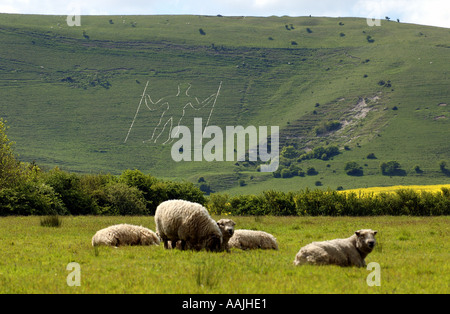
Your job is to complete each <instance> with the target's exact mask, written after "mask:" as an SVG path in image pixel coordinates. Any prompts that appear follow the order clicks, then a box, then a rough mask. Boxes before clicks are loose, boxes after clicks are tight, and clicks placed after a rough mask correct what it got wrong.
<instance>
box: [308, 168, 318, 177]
mask: <svg viewBox="0 0 450 314" xmlns="http://www.w3.org/2000/svg"><path fill="white" fill-rule="evenodd" d="M306 174H307V175H308V176H316V175H318V174H319V172H318V171H317V170H316V169H315V168H314V167H309V168H308V170H307V171H306Z"/></svg>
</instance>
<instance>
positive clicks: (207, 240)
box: [155, 200, 223, 251]
mask: <svg viewBox="0 0 450 314" xmlns="http://www.w3.org/2000/svg"><path fill="white" fill-rule="evenodd" d="M155 223H156V233H157V234H158V236H159V237H160V238H161V240H162V241H163V242H164V247H165V248H166V249H168V248H169V241H171V243H172V244H173V243H177V242H178V241H181V242H180V244H179V246H180V247H181V249H182V250H184V249H193V250H197V251H199V250H201V249H207V250H209V251H221V250H223V246H222V245H223V236H222V232H221V231H220V228H219V226H218V225H217V223H216V222H215V221H214V219H212V218H211V216H210V215H209V213H208V211H207V210H206V208H205V207H203V206H202V205H200V204H197V203H192V202H188V201H183V200H170V201H165V202H162V203H161V204H160V205H159V206H158V207H157V208H156V212H155ZM171 246H173V245H171Z"/></svg>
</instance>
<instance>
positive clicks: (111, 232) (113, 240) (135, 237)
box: [92, 224, 159, 247]
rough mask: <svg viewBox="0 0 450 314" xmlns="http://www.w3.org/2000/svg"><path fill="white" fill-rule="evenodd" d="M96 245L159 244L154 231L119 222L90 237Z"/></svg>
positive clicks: (93, 244)
mask: <svg viewBox="0 0 450 314" xmlns="http://www.w3.org/2000/svg"><path fill="white" fill-rule="evenodd" d="M98 245H109V246H116V247H117V246H120V245H159V238H158V236H157V235H156V233H155V232H153V231H152V230H150V229H147V228H144V227H142V226H134V225H129V224H120V225H113V226H110V227H107V228H104V229H101V230H99V231H97V233H96V234H95V235H94V236H93V237H92V246H98Z"/></svg>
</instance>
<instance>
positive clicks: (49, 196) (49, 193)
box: [0, 182, 68, 216]
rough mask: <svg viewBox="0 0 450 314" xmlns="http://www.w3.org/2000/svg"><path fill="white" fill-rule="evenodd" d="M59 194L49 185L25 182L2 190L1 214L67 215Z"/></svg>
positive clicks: (0, 192) (0, 195)
mask: <svg viewBox="0 0 450 314" xmlns="http://www.w3.org/2000/svg"><path fill="white" fill-rule="evenodd" d="M66 214H68V211H67V209H66V207H65V206H64V204H63V202H62V201H61V200H60V199H59V195H57V194H56V193H55V191H54V190H53V188H52V187H51V186H49V185H46V184H42V183H35V182H25V183H22V184H20V185H17V186H16V187H14V188H6V189H1V190H0V216H7V215H21V216H28V215H66Z"/></svg>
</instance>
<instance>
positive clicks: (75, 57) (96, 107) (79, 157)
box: [0, 14, 450, 194]
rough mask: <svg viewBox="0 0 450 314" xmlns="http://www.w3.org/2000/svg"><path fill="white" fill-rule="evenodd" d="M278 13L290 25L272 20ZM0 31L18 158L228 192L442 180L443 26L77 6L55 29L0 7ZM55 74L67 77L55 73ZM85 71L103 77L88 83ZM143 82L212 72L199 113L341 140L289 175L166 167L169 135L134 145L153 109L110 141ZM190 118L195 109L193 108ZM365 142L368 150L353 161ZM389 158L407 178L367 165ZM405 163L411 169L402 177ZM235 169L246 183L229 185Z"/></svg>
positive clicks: (220, 121)
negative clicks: (338, 150) (357, 167)
mask: <svg viewBox="0 0 450 314" xmlns="http://www.w3.org/2000/svg"><path fill="white" fill-rule="evenodd" d="M109 20H112V21H113V23H114V24H110V22H109ZM339 22H342V23H343V24H344V25H339ZM132 23H136V24H135V27H133V26H132ZM290 24H292V26H294V29H291V30H286V27H285V25H290ZM200 28H202V29H203V30H204V32H205V33H206V35H200V33H199V29H200ZM306 28H310V29H311V30H312V33H308V32H307V31H306ZM83 32H84V34H85V35H87V36H89V40H87V39H86V38H85V37H83ZM340 33H343V34H345V36H340ZM367 36H372V38H373V39H375V42H374V43H372V44H370V43H368V41H367V39H366V37H367ZM269 37H270V38H271V40H270V39H269ZM0 39H1V42H2V45H1V47H0V60H1V66H0V72H1V78H0V90H1V93H2V97H1V99H0V112H1V116H2V117H6V119H7V120H8V121H9V125H10V126H11V129H10V137H11V138H12V139H14V140H15V141H16V142H17V145H16V149H17V151H18V152H19V153H20V155H21V158H22V159H23V160H27V161H32V160H36V161H37V163H38V164H41V165H44V166H48V167H53V166H55V165H58V166H60V167H62V168H64V169H67V170H71V171H80V172H98V171H103V172H112V173H120V172H121V171H123V170H124V169H127V168H138V169H141V170H143V171H145V172H151V173H153V174H155V175H157V176H161V177H166V178H172V179H181V178H184V179H188V180H192V181H196V180H197V179H198V177H199V176H204V177H205V178H206V179H207V181H208V182H209V183H210V184H211V185H212V187H213V189H215V190H227V191H228V192H230V193H232V194H236V193H253V192H258V191H261V190H264V189H268V188H273V187H276V188H278V189H282V190H289V189H298V188H302V187H306V186H309V187H311V186H314V183H315V181H321V182H322V183H323V185H324V187H328V186H329V187H331V188H336V187H337V186H343V187H345V188H352V187H362V186H375V185H395V184H431V183H445V182H448V177H445V176H444V175H443V174H442V173H440V172H439V168H438V165H437V163H438V161H439V160H442V159H446V158H447V159H448V156H449V155H450V146H449V144H448V143H449V141H448V134H449V132H450V120H449V116H450V115H449V107H448V106H446V107H440V106H438V104H440V103H447V104H450V90H449V88H448V86H449V75H448V70H449V67H448V64H450V62H449V61H450V55H449V53H448V49H449V47H448V42H449V41H450V40H449V39H450V30H448V29H439V28H433V27H426V26H418V25H409V24H399V23H395V22H383V24H382V26H381V27H373V28H371V27H368V26H367V24H366V21H365V20H364V19H352V18H343V19H333V18H308V17H306V18H288V17H282V18H279V17H270V18H251V17H250V18H249V17H247V18H232V17H205V16H125V17H119V16H112V17H107V16H101V17H82V26H81V27H68V26H67V25H66V23H65V16H32V15H30V16H20V15H5V14H2V15H0ZM293 41H295V42H296V43H297V45H292V42H293ZM213 44H214V45H213ZM366 60H370V61H369V62H366ZM364 75H367V77H366V78H364ZM68 77H70V78H71V79H72V80H73V82H67V81H66V82H63V81H62V80H63V79H66V78H68ZM95 78H100V81H101V82H106V81H107V82H109V83H110V84H111V85H110V86H108V88H103V87H102V86H100V85H97V86H92V85H90V83H92V82H95ZM380 80H385V81H388V80H390V81H391V82H392V88H386V87H381V86H379V85H378V84H377V83H378V82H379V81H380ZM147 81H149V89H148V90H147V92H148V93H149V94H150V95H151V96H152V98H153V99H160V98H162V97H165V96H168V95H175V94H176V93H177V87H178V84H181V89H182V91H184V90H185V89H186V87H187V86H188V85H187V84H188V83H191V84H192V88H191V89H190V91H189V92H190V94H191V95H195V96H197V97H198V98H199V99H204V98H206V97H208V96H209V95H211V94H212V93H214V92H215V91H216V90H217V88H218V85H219V83H220V82H223V85H222V89H221V93H220V96H219V98H218V102H217V105H216V107H215V108H214V112H213V115H212V116H211V118H212V120H211V124H213V125H218V126H220V127H222V128H223V129H224V127H225V126H227V125H244V126H248V125H255V126H265V125H267V126H270V125H279V126H280V128H281V129H282V130H283V134H282V138H281V141H282V142H283V143H285V142H288V143H289V142H292V141H293V142H295V143H297V144H298V145H299V146H300V147H303V148H312V147H314V146H317V145H323V144H326V143H327V142H328V143H330V144H337V145H339V146H340V147H343V145H348V146H349V147H350V148H351V150H350V151H346V152H344V153H343V154H341V155H339V156H337V157H335V158H334V160H330V161H310V162H305V163H303V164H302V165H301V167H302V168H304V169H306V168H307V167H308V166H314V167H316V169H318V170H319V176H316V177H306V178H294V179H289V180H281V179H272V178H271V176H270V175H262V174H258V173H256V172H254V171H253V170H252V171H248V172H247V171H246V170H247V169H245V168H244V167H241V169H239V171H237V170H238V169H237V168H238V167H235V166H234V165H233V164H234V163H233V162H231V163H225V162H223V163H217V162H216V163H205V162H202V163H199V162H191V163H178V164H177V163H175V162H173V161H172V159H171V157H170V146H171V145H165V146H162V145H160V144H149V143H146V144H143V143H142V141H143V140H146V139H149V137H151V135H150V134H151V132H152V130H153V126H154V125H156V124H157V123H158V120H159V117H160V113H159V114H156V113H153V112H150V111H148V110H146V109H145V108H144V109H143V110H141V111H140V113H139V116H138V119H137V120H136V124H135V126H134V128H133V130H132V133H131V134H130V138H129V141H128V142H127V143H126V144H124V143H123V141H124V138H125V136H126V134H127V131H128V128H129V127H130V124H131V121H132V119H133V116H134V114H135V112H136V108H137V106H138V104H139V101H140V98H141V97H140V95H141V94H142V92H143V90H144V86H145V84H146V82H147ZM375 96H377V97H378V100H375V101H373V102H370V101H369V100H368V104H369V108H370V109H371V111H370V112H369V113H368V114H367V116H366V117H365V118H364V119H361V120H357V119H355V118H354V117H355V111H352V110H354V109H355V107H356V106H357V103H358V101H359V99H361V98H373V97H375ZM316 103H320V107H315V104H316ZM394 106H397V107H398V108H399V110H397V111H393V110H392V108H393V107H394ZM314 110H316V115H314V114H312V112H313V111H314ZM201 115H202V117H203V118H204V120H206V117H207V112H202V114H201ZM194 116H198V112H187V115H186V117H185V118H184V121H186V123H187V125H188V126H191V127H192V124H189V120H192V118H193V117H194ZM442 116H444V118H441V119H436V118H437V117H442ZM323 120H341V121H344V120H345V121H349V122H350V124H349V127H347V128H345V129H344V130H342V131H341V132H340V133H337V134H332V135H330V136H328V137H325V138H316V137H315V135H314V134H313V133H312V130H313V128H314V127H315V126H316V125H317V124H318V123H320V121H323ZM286 137H300V139H297V140H286ZM372 152H373V153H375V154H376V156H377V158H378V159H377V160H367V159H365V157H366V156H367V155H368V154H369V153H372ZM389 160H397V161H399V162H400V163H401V164H402V168H403V169H405V170H406V171H407V172H408V176H406V177H393V178H389V177H384V176H381V175H379V164H380V162H382V161H389ZM348 161H358V162H359V163H360V164H361V165H364V173H365V175H364V176H363V177H359V178H353V177H349V176H347V175H346V174H345V172H344V167H345V164H346V162H348ZM365 164H367V165H365ZM327 165H329V167H327ZM415 165H420V167H421V169H422V170H423V171H424V173H423V174H422V175H416V174H414V171H413V170H412V169H413V167H414V166H415ZM251 177H253V179H251ZM239 179H245V181H246V183H247V186H245V187H239V188H238V187H235V188H233V189H230V187H233V186H237V181H238V180H239Z"/></svg>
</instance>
